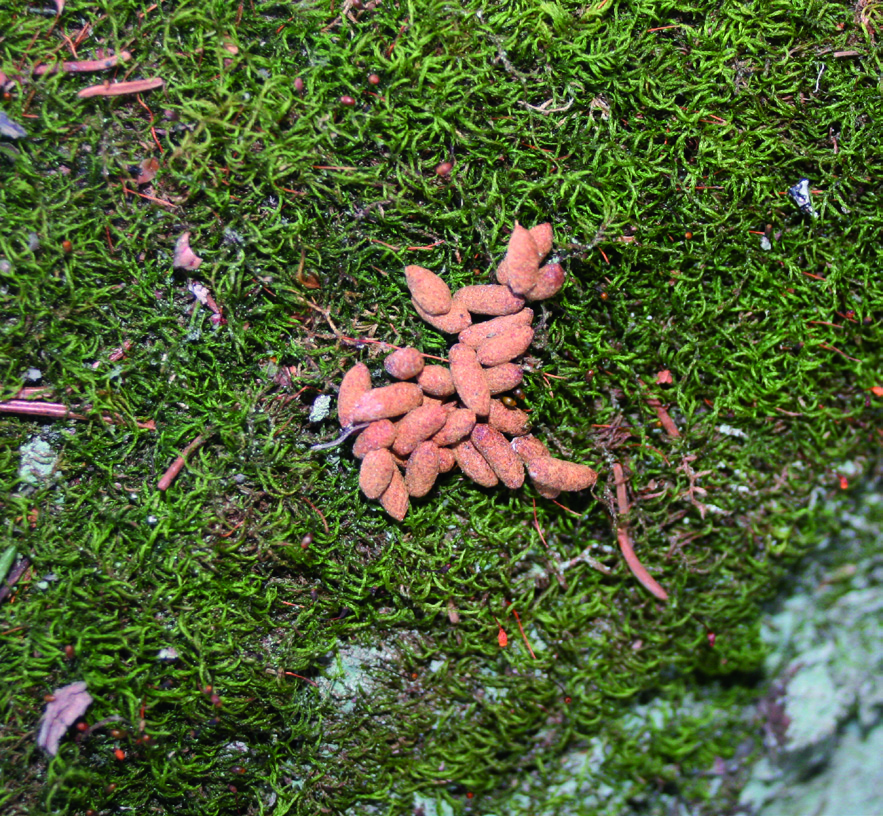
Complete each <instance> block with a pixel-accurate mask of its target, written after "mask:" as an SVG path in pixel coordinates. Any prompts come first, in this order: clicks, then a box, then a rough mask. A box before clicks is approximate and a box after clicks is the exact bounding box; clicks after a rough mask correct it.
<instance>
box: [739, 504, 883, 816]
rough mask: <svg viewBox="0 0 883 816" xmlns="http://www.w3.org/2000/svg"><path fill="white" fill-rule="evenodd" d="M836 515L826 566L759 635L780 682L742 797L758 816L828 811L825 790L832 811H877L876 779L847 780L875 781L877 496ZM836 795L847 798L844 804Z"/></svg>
mask: <svg viewBox="0 0 883 816" xmlns="http://www.w3.org/2000/svg"><path fill="white" fill-rule="evenodd" d="M837 515H838V517H839V519H840V523H841V525H842V527H841V530H840V532H839V534H838V535H837V536H836V537H832V538H831V539H828V540H825V541H823V542H821V548H824V549H825V550H826V559H825V563H824V564H820V565H818V566H816V567H815V569H811V571H810V576H809V578H808V579H806V580H804V581H803V582H802V583H801V586H800V588H799V591H798V592H797V594H795V595H794V596H793V597H791V598H789V599H788V600H787V601H785V603H784V604H783V606H782V608H781V611H779V612H778V613H777V614H775V615H774V616H772V617H771V618H770V619H768V621H766V622H765V625H764V629H763V639H764V641H765V643H766V644H767V645H768V646H769V648H770V654H769V656H768V658H767V661H766V664H767V671H768V672H769V674H770V676H771V677H775V678H777V681H776V684H775V685H774V687H773V692H772V693H771V694H770V695H769V696H768V698H767V699H766V700H765V701H764V703H763V704H762V707H761V710H762V712H763V713H764V714H765V719H766V731H767V735H768V739H767V743H768V744H767V748H768V749H769V756H767V757H764V758H763V759H762V760H761V761H760V762H758V763H757V764H756V765H755V767H754V769H753V773H752V776H751V779H750V780H749V782H748V784H747V785H746V786H745V788H744V789H743V791H742V794H741V802H742V804H744V805H748V806H750V807H752V808H753V809H754V810H755V811H757V812H759V813H761V814H763V816H779V815H780V814H785V813H800V812H807V813H810V812H811V813H826V814H827V813H833V812H835V811H833V810H829V809H828V808H829V805H828V804H826V802H827V800H828V799H829V798H830V791H831V790H832V789H836V790H837V791H838V793H837V796H836V799H835V800H832V801H835V802H836V806H837V810H836V812H840V813H845V812H849V813H871V812H877V811H878V810H879V802H880V797H881V795H883V791H881V790H880V786H879V783H876V782H874V781H869V784H865V783H864V782H862V783H861V784H855V785H853V784H851V783H850V784H849V785H847V784H844V780H845V779H846V778H847V777H849V778H851V779H853V780H856V781H858V780H860V779H862V778H863V777H874V776H875V774H873V773H870V774H868V773H862V772H860V769H861V767H862V766H861V764H860V763H861V761H862V759H861V758H862V757H866V756H868V755H871V756H873V755H874V750H875V749H874V747H873V746H874V744H878V743H879V742H880V741H881V740H883V736H881V728H883V727H881V710H883V631H881V629H880V626H879V620H880V618H881V614H883V553H881V550H880V541H881V540H883V496H881V495H880V494H879V493H876V494H875V493H871V494H869V495H866V496H865V497H864V501H863V503H862V505H861V506H859V507H858V508H857V510H855V511H851V512H847V511H845V510H843V509H841V510H840V511H839V513H838V514H837ZM820 560H821V559H820ZM876 750H877V751H879V748H877V749H876ZM864 767H865V768H869V767H871V765H866V766H864ZM807 779H811V781H810V782H808V783H805V780H807ZM875 785H876V794H875V793H874V790H873V789H874V786H875ZM831 786H836V787H835V788H832V787H831ZM842 795H849V796H850V797H853V798H851V799H850V805H849V806H847V805H846V804H845V803H844V802H843V801H842V798H841V796H842ZM874 795H876V797H877V799H876V801H877V806H876V808H871V809H868V803H869V802H870V801H871V800H872V799H873V797H874ZM863 808H864V809H863Z"/></svg>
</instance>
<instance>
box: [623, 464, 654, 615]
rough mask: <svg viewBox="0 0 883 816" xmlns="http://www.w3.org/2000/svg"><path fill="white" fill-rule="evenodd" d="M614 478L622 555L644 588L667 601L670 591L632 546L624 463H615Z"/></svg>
mask: <svg viewBox="0 0 883 816" xmlns="http://www.w3.org/2000/svg"><path fill="white" fill-rule="evenodd" d="M613 480H614V484H615V486H616V509H617V515H618V518H617V520H616V521H617V523H616V540H617V542H618V543H619V549H620V551H621V552H622V557H623V558H625V563H626V564H627V565H628V568H629V569H630V570H631V572H632V575H634V576H635V578H637V579H638V582H639V583H640V584H641V586H642V587H644V589H646V590H647V591H648V592H650V593H652V594H653V595H655V596H656V597H657V598H659V600H660V601H667V600H668V593H667V592H666V591H665V590H664V589H663V588H662V587H661V586H660V585H659V583H658V582H657V581H656V579H655V578H654V577H653V576H652V575H651V574H650V573H649V572H647V569H646V567H644V565H643V564H642V563H641V562H640V561H639V560H638V556H637V555H635V550H634V548H633V547H632V541H631V538H630V536H629V528H628V522H626V521H625V520H624V517H625V516H626V515H628V512H629V499H628V491H627V489H626V481H625V476H624V475H623V472H622V465H620V464H619V462H617V463H616V464H614V465H613Z"/></svg>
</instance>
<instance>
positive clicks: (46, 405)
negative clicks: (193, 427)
mask: <svg viewBox="0 0 883 816" xmlns="http://www.w3.org/2000/svg"><path fill="white" fill-rule="evenodd" d="M22 390H23V391H24V390H27V389H22ZM19 393H21V392H19ZM0 413H4V414H26V415H28V416H42V417H49V418H51V419H89V417H87V416H85V415H83V414H75V413H74V412H73V411H71V410H70V408H68V407H67V406H66V405H63V404H62V403H60V402H40V401H39V400H27V399H11V400H4V401H2V402H0ZM101 420H102V422H107V423H112V424H114V425H120V424H122V423H124V422H125V421H126V420H125V419H124V418H123V417H121V416H120V415H119V414H114V415H111V414H102V415H101ZM135 425H137V426H138V427H139V428H143V429H145V430H148V431H155V430H156V422H154V421H153V420H152V419H149V420H147V421H146V422H140V421H138V420H136V421H135Z"/></svg>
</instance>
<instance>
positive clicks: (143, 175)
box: [135, 159, 159, 184]
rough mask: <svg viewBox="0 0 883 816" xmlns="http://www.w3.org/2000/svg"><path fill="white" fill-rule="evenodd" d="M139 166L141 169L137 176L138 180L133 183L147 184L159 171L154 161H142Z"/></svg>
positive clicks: (157, 163)
mask: <svg viewBox="0 0 883 816" xmlns="http://www.w3.org/2000/svg"><path fill="white" fill-rule="evenodd" d="M139 166H140V167H141V172H140V173H139V174H138V178H136V179H135V183H136V184H147V183H148V182H151V181H153V179H154V178H155V177H156V174H157V171H158V170H159V162H158V161H157V160H156V159H144V161H143V162H141V164H140V165H139Z"/></svg>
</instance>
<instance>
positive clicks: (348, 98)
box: [340, 96, 356, 108]
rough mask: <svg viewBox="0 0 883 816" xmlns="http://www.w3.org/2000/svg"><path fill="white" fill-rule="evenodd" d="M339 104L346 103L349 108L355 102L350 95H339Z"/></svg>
mask: <svg viewBox="0 0 883 816" xmlns="http://www.w3.org/2000/svg"><path fill="white" fill-rule="evenodd" d="M340 104H341V105H346V107H348V108H351V107H352V106H353V105H355V104H356V100H355V99H353V98H352V97H351V96H342V97H340Z"/></svg>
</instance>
